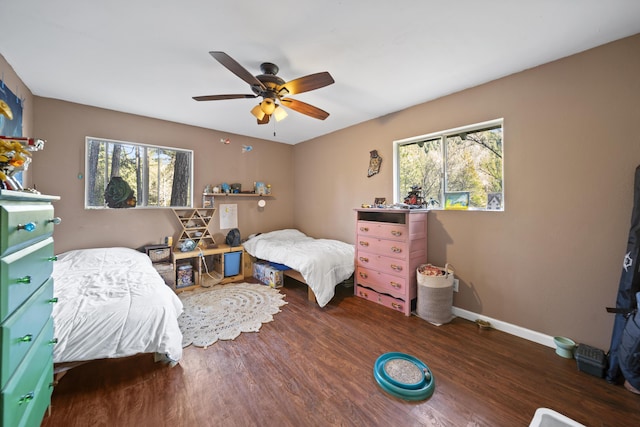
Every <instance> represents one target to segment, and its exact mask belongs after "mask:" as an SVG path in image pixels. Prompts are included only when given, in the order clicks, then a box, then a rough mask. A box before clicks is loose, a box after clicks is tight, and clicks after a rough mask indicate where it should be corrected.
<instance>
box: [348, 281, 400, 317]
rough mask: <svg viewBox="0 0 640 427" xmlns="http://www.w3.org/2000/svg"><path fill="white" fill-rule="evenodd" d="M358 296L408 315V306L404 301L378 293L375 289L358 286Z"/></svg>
mask: <svg viewBox="0 0 640 427" xmlns="http://www.w3.org/2000/svg"><path fill="white" fill-rule="evenodd" d="M356 296H359V297H360V298H364V299H366V300H369V301H372V302H376V303H378V304H380V305H384V306H385V307H389V308H392V309H394V310H396V311H399V312H402V313H405V314H407V313H406V310H405V307H406V304H405V302H404V301H402V300H401V299H396V298H393V297H391V296H389V295H384V294H381V293H378V292H376V291H374V290H373V289H369V288H365V287H363V286H356ZM407 315H408V314H407Z"/></svg>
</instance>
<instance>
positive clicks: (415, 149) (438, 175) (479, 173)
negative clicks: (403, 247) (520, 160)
mask: <svg viewBox="0 0 640 427" xmlns="http://www.w3.org/2000/svg"><path fill="white" fill-rule="evenodd" d="M502 127H503V120H502V119H498V120H492V121H489V122H484V123H478V124H475V125H470V126H464V127H460V128H456V129H449V130H446V131H442V132H436V133H432V134H428V135H421V136H417V137H413V138H407V139H403V140H400V141H394V200H395V201H396V202H400V203H402V202H405V197H406V195H408V194H410V192H411V191H416V190H418V189H421V192H422V193H421V194H422V198H423V200H424V202H425V204H426V205H427V206H428V207H430V208H432V209H468V210H498V211H502V210H504V197H503V196H504V190H503V189H504V181H503V141H502Z"/></svg>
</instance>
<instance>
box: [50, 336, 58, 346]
mask: <svg viewBox="0 0 640 427" xmlns="http://www.w3.org/2000/svg"><path fill="white" fill-rule="evenodd" d="M49 344H50V345H53V344H58V338H53V339H51V340H49Z"/></svg>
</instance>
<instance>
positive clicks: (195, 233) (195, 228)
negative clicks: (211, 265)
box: [173, 208, 216, 249]
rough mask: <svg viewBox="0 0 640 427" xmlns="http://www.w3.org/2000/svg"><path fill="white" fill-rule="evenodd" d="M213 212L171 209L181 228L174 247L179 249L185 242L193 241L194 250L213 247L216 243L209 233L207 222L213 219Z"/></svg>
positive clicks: (197, 209) (209, 210) (202, 209)
mask: <svg viewBox="0 0 640 427" xmlns="http://www.w3.org/2000/svg"><path fill="white" fill-rule="evenodd" d="M215 212H216V209H215V208H195V209H194V208H184V209H173V213H174V214H175V216H176V218H178V221H179V222H180V225H181V226H182V231H181V232H180V237H178V240H177V241H176V243H175V245H174V247H175V248H176V249H180V247H181V245H182V244H183V243H184V242H185V241H187V240H193V242H194V243H195V244H196V248H201V249H207V248H210V247H213V246H215V244H216V242H215V240H214V239H213V236H212V235H211V232H210V231H209V222H211V220H212V219H213V214H214V213H215Z"/></svg>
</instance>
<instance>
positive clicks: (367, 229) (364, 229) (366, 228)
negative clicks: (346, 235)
mask: <svg viewBox="0 0 640 427" xmlns="http://www.w3.org/2000/svg"><path fill="white" fill-rule="evenodd" d="M360 231H364V232H367V231H369V227H360Z"/></svg>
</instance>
